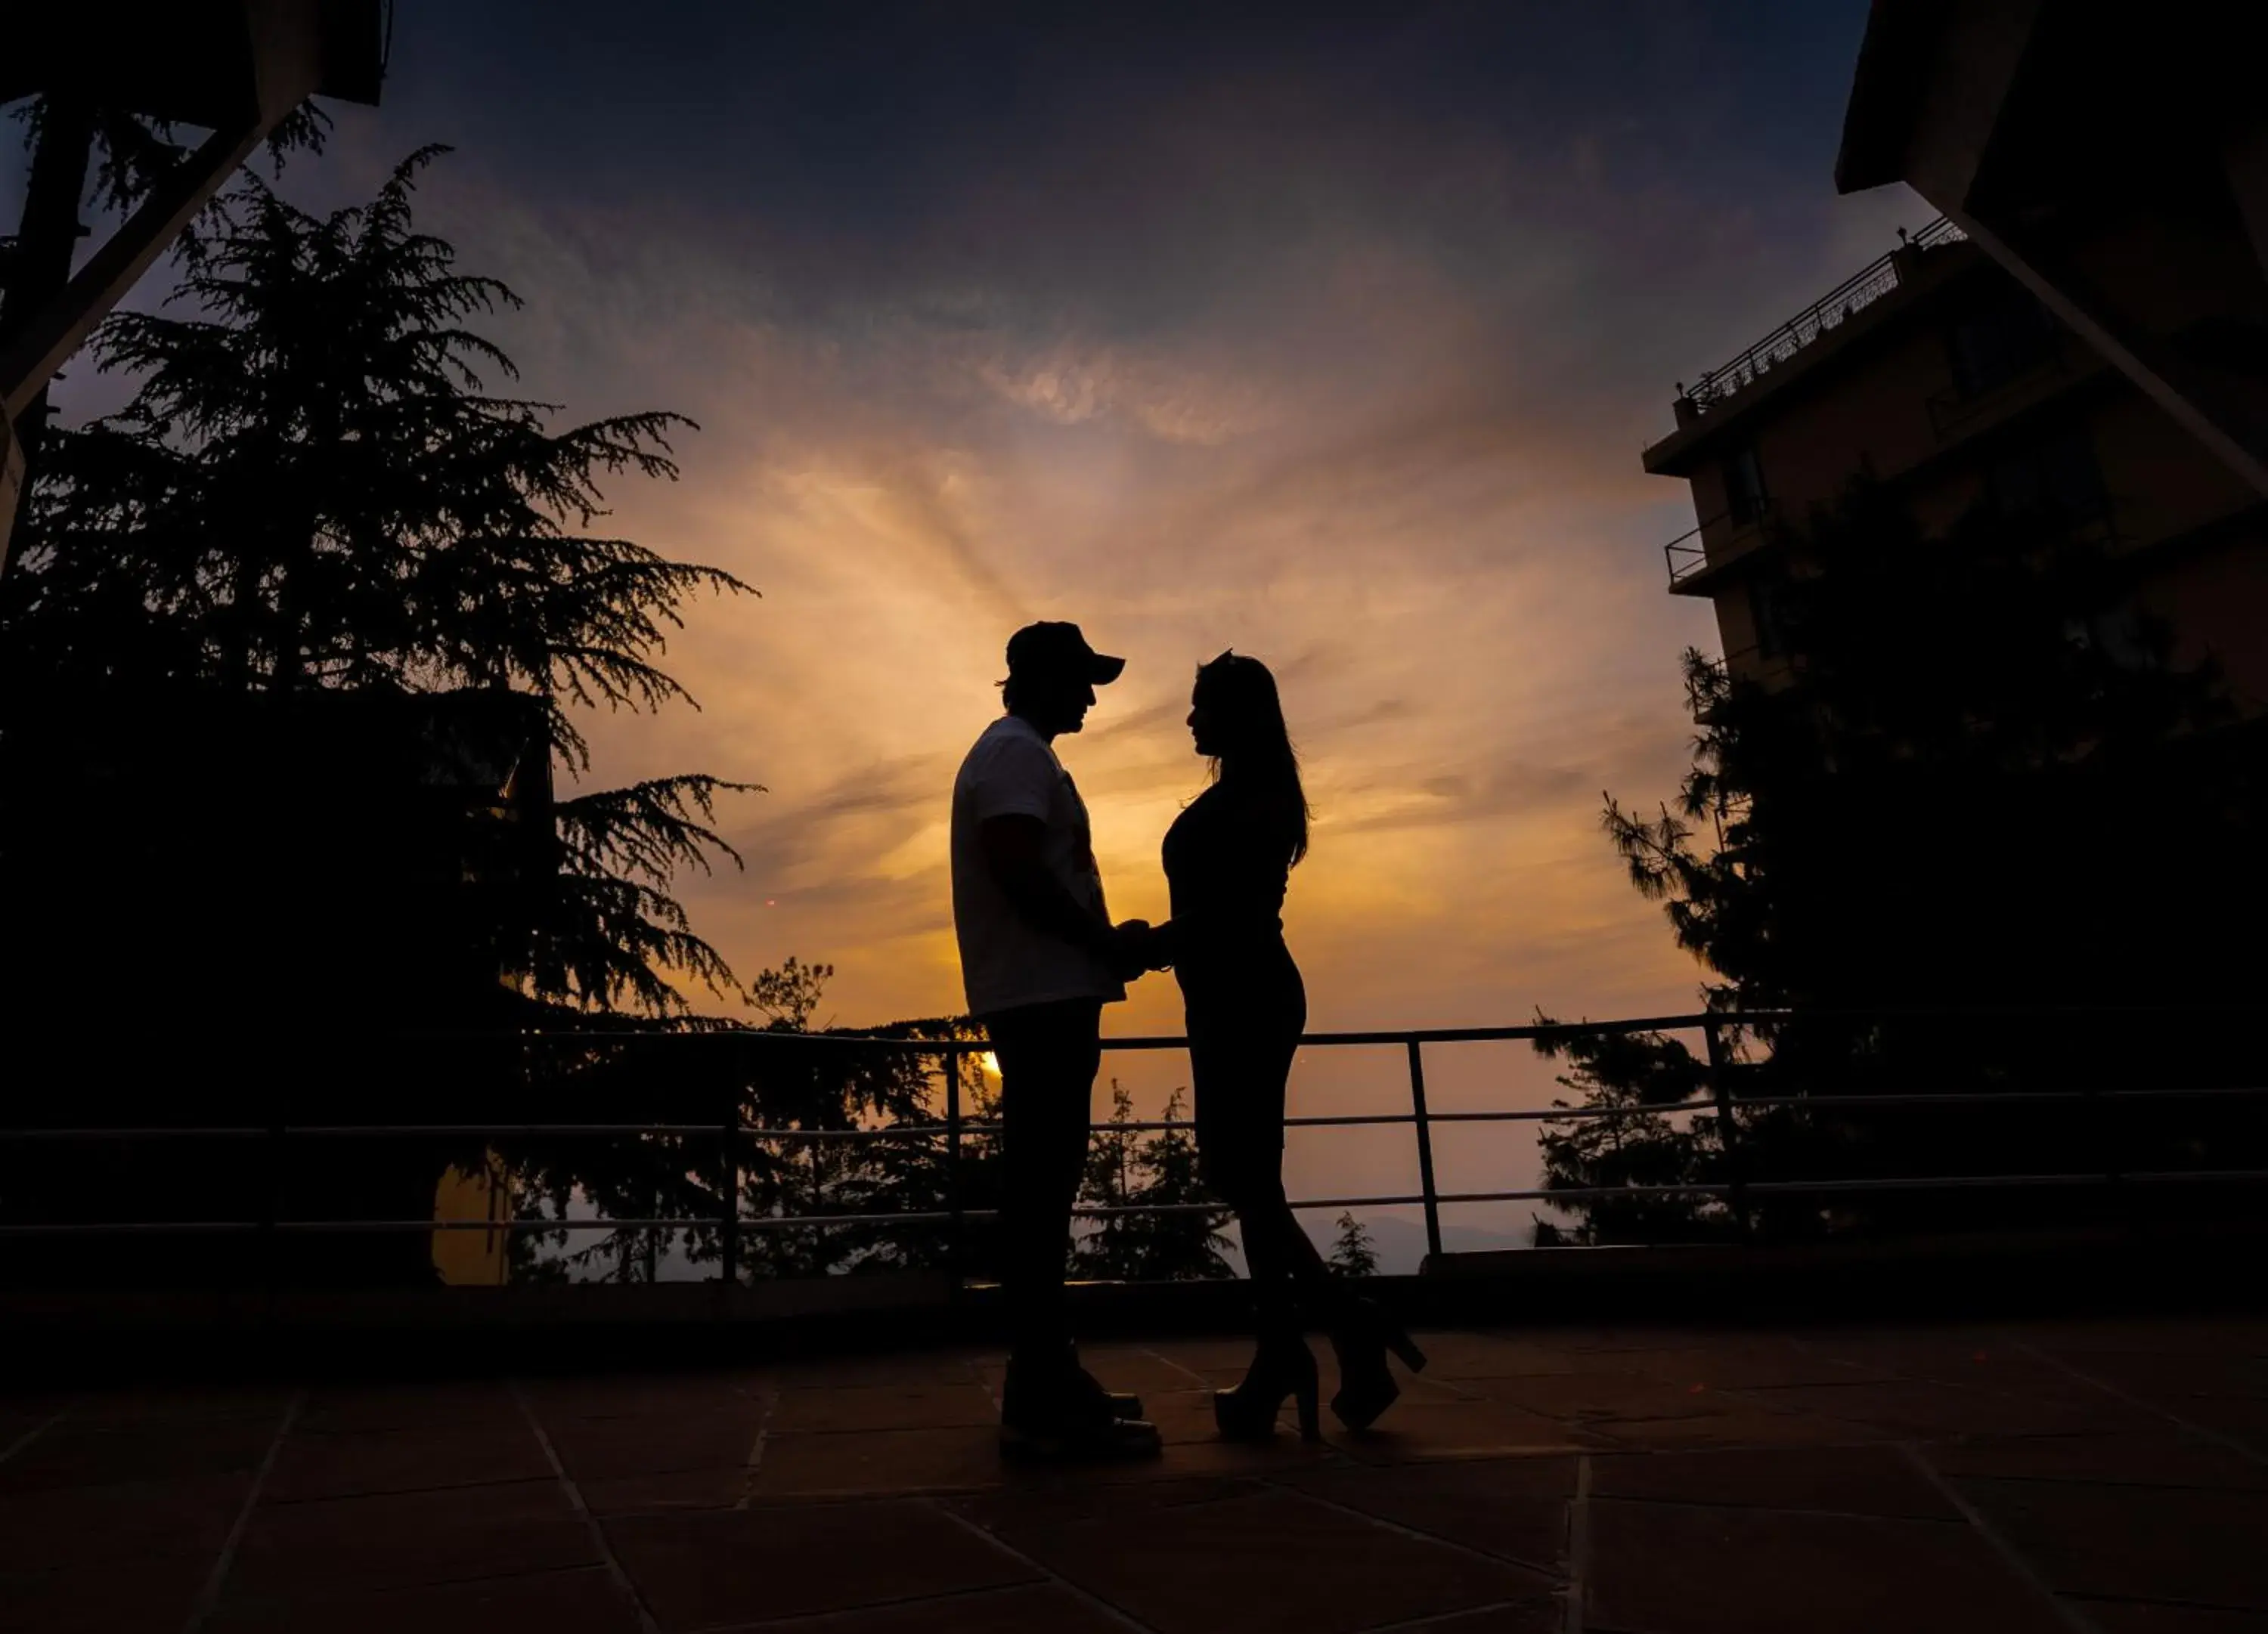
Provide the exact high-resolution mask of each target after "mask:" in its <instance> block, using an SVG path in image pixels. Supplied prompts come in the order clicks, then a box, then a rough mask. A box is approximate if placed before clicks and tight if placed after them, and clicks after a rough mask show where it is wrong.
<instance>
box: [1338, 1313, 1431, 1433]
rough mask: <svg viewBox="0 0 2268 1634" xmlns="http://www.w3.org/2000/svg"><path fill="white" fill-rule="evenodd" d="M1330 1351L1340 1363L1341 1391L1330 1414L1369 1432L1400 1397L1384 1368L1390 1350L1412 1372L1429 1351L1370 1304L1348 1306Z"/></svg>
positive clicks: (1353, 1428) (1422, 1362) (1399, 1391)
mask: <svg viewBox="0 0 2268 1634" xmlns="http://www.w3.org/2000/svg"><path fill="white" fill-rule="evenodd" d="M1331 1349H1332V1350H1333V1351H1336V1352H1337V1355H1338V1358H1339V1388H1338V1394H1337V1395H1334V1396H1332V1397H1331V1411H1332V1413H1333V1414H1334V1415H1335V1416H1336V1417H1337V1419H1338V1421H1339V1422H1340V1423H1341V1424H1344V1425H1345V1426H1346V1427H1347V1428H1348V1429H1350V1430H1367V1429H1369V1428H1370V1427H1371V1425H1373V1424H1376V1423H1377V1422H1378V1417H1379V1415H1380V1414H1381V1413H1383V1412H1384V1411H1385V1410H1387V1409H1388V1408H1389V1407H1391V1406H1393V1405H1394V1402H1395V1398H1396V1397H1397V1396H1399V1395H1401V1394H1402V1387H1401V1386H1400V1385H1398V1384H1396V1383H1395V1381H1394V1373H1393V1370H1392V1369H1391V1368H1389V1367H1388V1366H1387V1365H1386V1355H1387V1352H1388V1351H1392V1352H1393V1353H1394V1354H1395V1355H1396V1356H1398V1357H1400V1358H1402V1365H1403V1366H1404V1367H1407V1368H1408V1369H1409V1370H1410V1372H1411V1373H1417V1372H1418V1371H1419V1370H1421V1369H1422V1368H1423V1367H1424V1366H1425V1351H1421V1350H1419V1349H1418V1346H1417V1344H1416V1343H1415V1342H1414V1341H1412V1340H1411V1339H1410V1336H1409V1335H1408V1334H1406V1333H1404V1332H1403V1330H1402V1329H1401V1328H1400V1327H1399V1326H1398V1325H1397V1324H1396V1323H1395V1321H1394V1320H1393V1319H1392V1318H1391V1317H1389V1316H1388V1315H1387V1314H1386V1313H1385V1312H1383V1311H1381V1310H1380V1309H1379V1308H1378V1306H1375V1305H1373V1304H1372V1303H1371V1302H1370V1301H1369V1300H1368V1299H1349V1300H1348V1301H1347V1302H1346V1305H1345V1306H1344V1309H1343V1310H1342V1311H1341V1312H1340V1313H1339V1317H1338V1320H1337V1321H1335V1322H1334V1323H1333V1324H1332V1326H1331Z"/></svg>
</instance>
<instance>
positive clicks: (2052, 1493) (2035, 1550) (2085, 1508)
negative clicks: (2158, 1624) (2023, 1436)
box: [1958, 1479, 2268, 1611]
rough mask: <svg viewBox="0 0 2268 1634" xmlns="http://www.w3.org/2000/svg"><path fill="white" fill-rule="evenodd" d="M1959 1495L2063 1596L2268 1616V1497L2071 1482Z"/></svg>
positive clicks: (1982, 1486) (1968, 1490)
mask: <svg viewBox="0 0 2268 1634" xmlns="http://www.w3.org/2000/svg"><path fill="white" fill-rule="evenodd" d="M1958 1485H1959V1487H1960V1490H1961V1491H1962V1495H1963V1496H1964V1497H1966V1498H1968V1499H1969V1500H1970V1502H1971V1503H1973V1504H1975V1505H1977V1508H1978V1509H1979V1510H1981V1511H1982V1512H1983V1513H1985V1516H1986V1517H1987V1518H1988V1519H1990V1520H1992V1523H1993V1524H1994V1525H1995V1526H1996V1527H1999V1530H2000V1532H2001V1534H2002V1535H2004V1536H2005V1537H2007V1539H2008V1541H2009V1542H2011V1543H2012V1544H2014V1546H2015V1547H2016V1548H2017V1549H2020V1550H2021V1551H2022V1552H2023V1554H2024V1556H2025V1557H2026V1558H2027V1559H2029V1560H2030V1561H2031V1562H2032V1563H2033V1564H2034V1565H2035V1566H2036V1568H2037V1569H2038V1571H2039V1572H2040V1575H2041V1576H2042V1577H2043V1578H2045V1579H2047V1581H2048V1582H2049V1584H2051V1586H2053V1587H2054V1588H2055V1589H2056V1590H2058V1592H2059V1593H2062V1594H2100V1595H2108V1596H2112V1597H2115V1598H2120V1599H2128V1600H2150V1601H2194V1602H2198V1603H2202V1604H2205V1605H2213V1606H2226V1607H2230V1608H2245V1609H2250V1610H2260V1611H2268V1548H2264V1547H2263V1544H2264V1541H2268V1493H2264V1492H2238V1491H2199V1490H2191V1489H2185V1488H2175V1487H2143V1486H2095V1485H2084V1484H2080V1483H2075V1482H2061V1481H1992V1480H1975V1479H1971V1480H1963V1481H1962V1482H1960V1483H1958Z"/></svg>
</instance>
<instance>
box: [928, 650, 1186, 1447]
mask: <svg viewBox="0 0 2268 1634" xmlns="http://www.w3.org/2000/svg"><path fill="white" fill-rule="evenodd" d="M1125 667H1126V660H1125V659H1115V658H1107V657H1105V656H1103V655H1102V654H1101V653H1099V652H1097V651H1095V650H1094V648H1093V647H1090V646H1089V645H1087V644H1086V637H1084V636H1082V635H1081V634H1080V633H1079V626H1078V625H1076V624H1058V623H1042V624H1030V625H1027V626H1026V627H1025V628H1024V629H1020V630H1018V631H1017V632H1016V633H1015V635H1014V636H1013V637H1011V638H1010V639H1009V642H1008V679H1007V681H1006V682H1005V685H1004V687H1003V689H1002V700H1001V701H1002V703H1004V704H1005V706H1006V710H1007V712H1006V713H1005V714H1004V715H1003V716H1001V718H999V719H998V720H996V721H994V722H993V723H992V724H991V725H990V726H988V727H986V728H985V729H984V732H983V736H982V737H980V738H978V739H977V740H976V747H974V748H972V749H970V750H969V751H968V758H967V759H966V760H964V761H962V762H961V775H960V776H959V777H956V778H955V779H954V784H953V924H954V931H955V933H956V934H957V935H958V937H959V938H960V943H961V979H962V981H963V983H965V984H966V986H967V988H968V1009H969V1012H970V1013H971V1014H972V1015H974V1016H976V1017H977V1018H978V1019H980V1020H981V1021H983V1024H984V1027H985V1030H986V1031H987V1033H989V1034H990V1036H991V1039H992V1052H993V1055H994V1056H996V1057H997V1058H998V1061H999V1064H1000V1118H1001V1134H1002V1144H1003V1152H1002V1160H1003V1167H1004V1169H1005V1176H1004V1193H1003V1196H1002V1199H1001V1209H1000V1226H1001V1231H1000V1239H1001V1255H1002V1265H1001V1283H1002V1288H1003V1292H1004V1293H1005V1297H1006V1300H1007V1305H1008V1320H1009V1324H1010V1328H1011V1338H1012V1343H1013V1351H1012V1352H1011V1355H1010V1358H1009V1362H1008V1379H1007V1384H1006V1387H1005V1389H1004V1390H1003V1391H1002V1400H1001V1410H1000V1437H1001V1446H1002V1448H1003V1449H1004V1450H1005V1451H1008V1452H1012V1453H1015V1452H1027V1451H1028V1452H1036V1453H1041V1454H1068V1455H1074V1456H1076V1455H1093V1454H1111V1453H1119V1452H1141V1451H1149V1450H1153V1449H1154V1448H1155V1447H1156V1446H1157V1444H1158V1432H1157V1431H1156V1429H1155V1428H1154V1427H1153V1426H1152V1425H1151V1424H1145V1423H1144V1422H1143V1421H1142V1419H1141V1411H1142V1407H1141V1403H1140V1402H1138V1401H1137V1400H1135V1399H1134V1398H1133V1397H1132V1396H1126V1395H1111V1394H1109V1393H1108V1392H1107V1391H1105V1390H1104V1389H1103V1387H1101V1385H1100V1384H1098V1383H1097V1382H1096V1381H1095V1380H1094V1378H1093V1377H1092V1376H1091V1375H1089V1374H1088V1373H1086V1370H1085V1369H1084V1368H1082V1367H1081V1366H1080V1365H1079V1355H1078V1351H1076V1350H1075V1349H1074V1348H1073V1346H1072V1343H1071V1329H1070V1323H1069V1321H1068V1318H1067V1314H1066V1312H1065V1309H1064V1245H1065V1244H1066V1242H1067V1241H1068V1240H1069V1238H1070V1235H1071V1207H1072V1204H1073V1203H1074V1202H1075V1201H1076V1200H1077V1197H1078V1195H1079V1177H1080V1175H1081V1174H1082V1172H1083V1171H1084V1170H1085V1167H1086V1139H1087V1123H1088V1118H1089V1112H1088V1105H1089V1099H1090V1097H1091V1096H1092V1094H1093V1093H1094V1075H1095V1072H1096V1071H1097V1070H1098V1069H1099V1068H1100V1066H1101V1061H1102V1052H1101V1044H1100V1042H1099V1040H1100V1038H1101V1019H1102V1006H1103V1005H1106V1004H1108V1003H1111V1002H1113V1001H1115V1000H1117V999H1123V998H1124V997H1126V986H1125V983H1126V978H1127V977H1129V976H1130V975H1135V974H1137V973H1138V972H1139V971H1140V970H1141V968H1142V958H1141V954H1142V952H1143V944H1144V942H1145V940H1146V939H1147V937H1148V931H1149V927H1148V926H1146V925H1145V924H1142V923H1141V922H1140V921H1138V920H1130V921H1129V922H1128V923H1127V924H1124V925H1121V926H1117V927H1115V928H1114V927H1113V926H1112V924H1111V923H1110V916H1109V914H1108V910H1107V909H1105V908H1104V906H1103V900H1102V875H1101V871H1100V870H1099V869H1098V868H1097V867H1096V866H1095V861H1094V841H1093V838H1092V836H1091V834H1090V832H1089V829H1088V826H1087V817H1086V803H1085V802H1084V801H1082V800H1081V799H1079V790H1078V787H1077V786H1076V785H1075V784H1072V782H1071V774H1070V773H1069V772H1067V771H1065V770H1064V768H1063V762H1060V761H1058V760H1057V758H1056V754H1055V750H1054V748H1053V747H1052V745H1053V743H1054V740H1056V739H1057V737H1058V736H1060V735H1062V734H1063V733H1064V732H1077V731H1078V730H1079V727H1080V726H1081V725H1083V724H1084V723H1085V721H1086V712H1087V710H1090V709H1092V708H1094V688H1096V687H1097V686H1100V685H1102V684H1105V683H1107V682H1109V681H1116V679H1117V678H1118V674H1119V672H1120V671H1122V670H1123V669H1124V668H1125Z"/></svg>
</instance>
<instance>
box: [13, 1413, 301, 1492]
mask: <svg viewBox="0 0 2268 1634" xmlns="http://www.w3.org/2000/svg"><path fill="white" fill-rule="evenodd" d="M279 1421H280V1415H278V1416H276V1417H233V1416H232V1417H221V1418H210V1419H207V1418H195V1417H187V1418H163V1419H150V1420H145V1421H143V1422H140V1423H130V1422H116V1423H112V1424H94V1423H86V1422H82V1421H81V1420H80V1419H79V1418H78V1417H77V1415H76V1414H74V1415H73V1416H72V1417H71V1418H70V1420H68V1421H67V1422H65V1423H63V1424H57V1425H56V1426H55V1428H54V1429H52V1430H49V1431H48V1432H45V1433H44V1434H42V1435H41V1436H40V1438H39V1439H37V1440H35V1441H33V1443H32V1444H31V1445H30V1446H27V1447H26V1448H25V1449H24V1450H23V1451H22V1452H20V1453H18V1454H16V1456H15V1457H13V1458H11V1459H10V1460H9V1461H7V1462H6V1463H4V1464H0V1492H29V1491H44V1490H52V1489H55V1488H60V1487H72V1486H122V1485H125V1484H128V1483H134V1482H144V1481H173V1480H186V1479H195V1478H197V1477H200V1476H222V1475H236V1474H240V1473H243V1472H245V1471H248V1470H253V1469H257V1468H259V1467H260V1464H261V1460H262V1459H264V1458H265V1457H266V1456H267V1455H268V1449H269V1446H272V1445H273V1444H274V1442H275V1439H276V1424H277V1423H278V1422H279Z"/></svg>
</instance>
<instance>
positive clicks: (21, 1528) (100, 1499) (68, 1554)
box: [0, 1471, 253, 1574]
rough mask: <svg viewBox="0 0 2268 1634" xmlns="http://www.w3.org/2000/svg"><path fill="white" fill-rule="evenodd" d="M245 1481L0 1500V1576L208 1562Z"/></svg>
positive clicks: (204, 1479) (232, 1518) (196, 1481)
mask: <svg viewBox="0 0 2268 1634" xmlns="http://www.w3.org/2000/svg"><path fill="white" fill-rule="evenodd" d="M252 1480H253V1477H252V1475H251V1473H250V1472H249V1471H243V1472H239V1473H238V1474H235V1475H225V1476H191V1477H189V1478H188V1479H185V1480H181V1481H158V1482H136V1483H129V1484H127V1485H123V1486H76V1487H56V1488H53V1489H50V1490H46V1491H40V1492H11V1493H6V1494H0V1574H6V1573H10V1572H39V1571H58V1570H63V1569H67V1568H70V1567H75V1566H92V1565H101V1564H114V1563H117V1562H122V1561H127V1560H134V1561H148V1560H151V1559H156V1558H161V1557H174V1556H181V1555H186V1556H192V1557H195V1558H197V1559H200V1560H204V1561H210V1560H211V1559H213V1558H214V1557H216V1556H217V1555H218V1554H219V1552H220V1548H221V1545H222V1544H223V1543H224V1542H226V1541H227V1539H228V1533H229V1528H230V1527H232V1526H234V1525H235V1524H236V1518H237V1516H238V1514H239V1513H241V1512H242V1511H243V1508H244V1500H245V1498H246V1497H247V1495H248V1494H249V1493H250V1492H251V1490H252Z"/></svg>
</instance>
